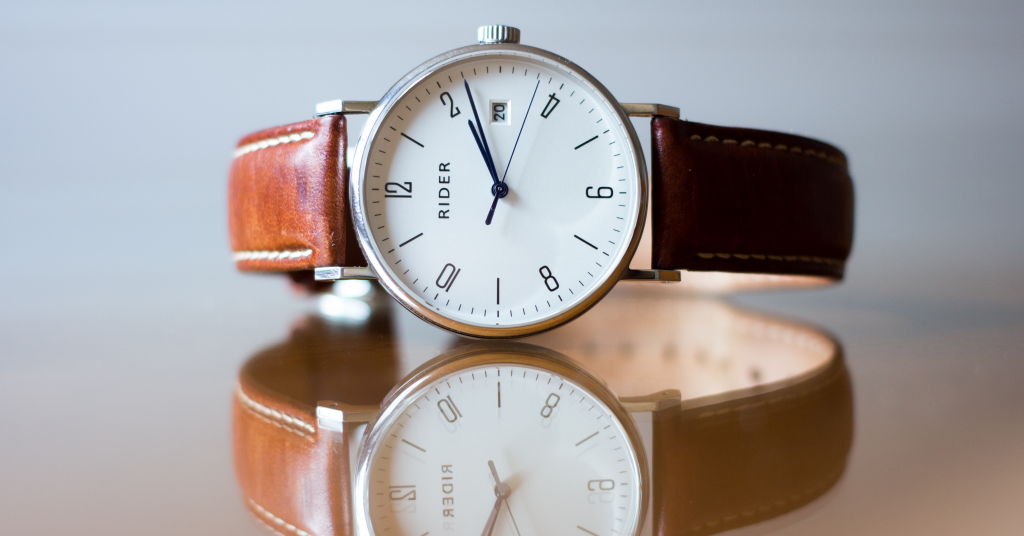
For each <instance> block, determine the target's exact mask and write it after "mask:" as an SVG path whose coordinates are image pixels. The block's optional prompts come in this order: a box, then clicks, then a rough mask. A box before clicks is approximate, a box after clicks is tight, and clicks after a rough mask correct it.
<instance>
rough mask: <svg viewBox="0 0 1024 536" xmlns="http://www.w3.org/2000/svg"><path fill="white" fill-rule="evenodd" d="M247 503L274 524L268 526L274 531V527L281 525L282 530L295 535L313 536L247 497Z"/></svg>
mask: <svg viewBox="0 0 1024 536" xmlns="http://www.w3.org/2000/svg"><path fill="white" fill-rule="evenodd" d="M249 504H250V505H251V506H252V507H253V508H255V509H256V511H257V512H259V514H260V515H262V516H263V517H265V518H267V519H268V520H270V521H271V522H272V523H273V524H274V526H270V528H272V529H274V530H275V531H277V529H276V527H281V528H282V529H284V530H286V531H288V532H290V533H292V534H295V535H296V536H313V535H312V534H310V533H308V532H306V531H304V530H302V529H300V528H299V527H296V526H295V525H292V524H291V523H288V522H287V521H285V520H283V519H281V518H279V517H277V516H275V515H274V514H271V513H270V512H268V511H267V510H266V509H265V508H263V507H262V506H260V505H258V504H256V501H254V500H252V499H249ZM275 526H276V527H275Z"/></svg>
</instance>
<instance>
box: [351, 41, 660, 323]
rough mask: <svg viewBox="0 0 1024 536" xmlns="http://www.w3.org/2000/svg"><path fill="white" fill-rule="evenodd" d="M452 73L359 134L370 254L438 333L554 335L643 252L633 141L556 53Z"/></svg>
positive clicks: (642, 183) (363, 236)
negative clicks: (547, 332)
mask: <svg viewBox="0 0 1024 536" xmlns="http://www.w3.org/2000/svg"><path fill="white" fill-rule="evenodd" d="M443 58H445V59H441V60H434V61H433V62H432V63H431V62H428V66H427V67H422V68H421V69H420V70H419V71H418V72H416V73H414V74H413V75H410V76H409V77H407V79H406V80H404V81H403V82H401V83H399V85H398V86H396V88H395V89H393V90H392V92H391V93H389V95H388V96H387V97H386V98H385V100H384V101H382V104H381V105H380V107H379V108H378V110H377V111H375V112H374V115H372V116H371V118H370V121H369V122H368V124H367V128H366V129H365V130H364V136H363V139H362V140H361V141H360V146H359V150H358V151H357V154H358V156H357V158H356V160H357V162H356V163H355V166H354V169H357V170H358V172H359V177H358V179H357V180H355V181H353V191H352V196H353V200H352V201H353V207H355V209H354V214H355V220H356V222H357V228H358V230H359V234H360V237H359V238H360V242H361V244H362V246H363V249H364V251H365V252H366V253H367V257H368V258H369V259H370V262H371V264H372V266H373V267H374V269H375V271H376V272H377V274H378V276H379V277H380V278H381V280H382V282H383V283H384V285H385V286H386V287H387V288H388V290H389V291H390V292H391V293H392V294H393V295H395V296H396V297H397V298H398V299H399V300H400V301H401V302H402V303H403V304H404V305H405V306H406V307H408V308H409V309H411V310H412V311H413V312H415V313H417V314H419V315H420V316H422V317H424V318H426V319H428V320H430V321H432V322H434V323H436V324H438V325H441V326H443V327H446V328H448V329H452V330H454V331H457V332H461V333H465V334H469V335H474V336H481V337H501V336H519V335H526V334H529V333H532V332H537V331H542V330H544V329H550V328H551V327H554V326H556V325H558V324H559V323H562V322H565V321H567V320H569V319H571V318H572V317H574V316H575V315H576V314H578V313H579V312H581V311H583V310H585V309H586V308H587V307H589V306H590V305H592V304H593V303H594V302H596V301H597V300H598V299H600V297H601V296H603V295H604V294H605V293H606V292H607V291H608V290H609V289H610V288H611V286H612V285H613V284H614V282H615V280H616V279H617V278H618V276H619V274H620V273H621V271H622V270H623V269H624V268H625V267H626V266H627V264H628V261H629V259H630V257H631V256H632V253H633V251H634V250H635V247H636V242H637V235H638V234H639V230H640V229H639V225H640V224H639V222H641V221H642V217H643V215H644V211H645V208H646V204H645V203H646V176H645V174H644V165H643V162H642V155H641V154H640V153H639V151H638V150H637V143H636V137H635V133H634V132H633V130H632V127H631V126H630V125H629V122H628V119H627V118H626V117H625V115H624V114H623V113H622V111H621V109H620V108H619V107H618V105H617V104H616V103H615V102H614V100H613V99H612V97H611V96H610V95H609V94H608V93H607V91H606V90H604V88H603V87H601V86H600V84H599V83H597V82H596V81H595V80H593V79H592V78H591V77H590V76H589V75H587V74H586V73H585V72H583V71H582V70H580V69H579V68H577V67H575V66H573V65H572V64H570V63H568V62H567V61H565V60H560V59H558V58H557V57H555V56H552V55H551V54H549V53H546V52H543V51H540V50H537V49H533V48H529V47H522V46H518V45H507V46H502V47H495V46H477V47H468V48H467V49H462V50H461V51H455V52H454V53H450V54H449V55H446V56H444V57H443ZM474 108H475V111H474ZM492 164H493V165H492ZM496 193H497V194H498V195H495V194H496ZM492 208H493V212H492Z"/></svg>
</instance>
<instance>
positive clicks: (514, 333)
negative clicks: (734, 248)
mask: <svg viewBox="0 0 1024 536" xmlns="http://www.w3.org/2000/svg"><path fill="white" fill-rule="evenodd" d="M503 53H505V54H510V55H523V54H529V55H534V56H539V57H541V58H542V59H546V60H548V61H551V62H554V63H556V64H558V65H559V66H561V67H562V68H564V69H566V71H567V74H569V75H570V76H575V77H578V78H580V79H582V80H583V81H585V82H586V83H587V84H589V85H590V86H591V87H593V88H594V90H595V91H597V92H598V93H599V94H600V95H601V96H602V97H603V98H604V99H605V100H606V101H607V102H608V103H609V105H610V107H611V109H612V112H613V113H614V114H615V115H616V116H617V118H618V120H619V122H620V123H621V124H622V125H623V128H624V129H625V131H626V135H627V140H628V142H629V146H630V147H629V148H630V152H631V156H632V158H633V160H634V164H635V165H634V168H635V170H636V174H635V176H634V179H635V180H636V182H637V185H636V188H637V190H636V191H637V201H636V203H637V204H638V205H639V206H638V207H636V208H637V210H636V211H635V212H636V216H637V219H636V221H634V222H632V224H633V225H632V228H633V235H632V236H631V237H630V242H629V244H628V245H627V247H626V249H625V250H624V253H623V255H622V258H621V259H620V260H619V262H618V264H616V266H615V267H614V268H613V269H612V270H611V271H610V272H608V277H607V279H605V280H604V281H602V282H601V284H600V285H598V286H597V287H596V288H595V289H594V290H592V291H591V292H590V294H589V295H588V296H587V297H586V298H585V299H583V300H582V301H580V302H579V303H577V304H576V305H574V306H572V307H569V308H567V309H566V310H565V311H563V312H561V313H559V314H557V315H555V316H553V317H550V318H547V319H545V320H541V321H538V322H535V323H532V324H526V325H520V326H504V327H503V326H478V325H474V324H467V323H465V322H461V321H459V320H455V319H453V318H449V317H448V316H445V315H444V314H442V313H441V312H440V311H437V310H435V309H432V308H430V307H428V306H425V305H424V304H422V303H420V302H419V301H417V300H416V298H414V297H413V296H411V295H409V294H408V293H407V292H405V290H403V289H402V287H401V286H400V285H399V284H398V282H397V281H395V279H394V278H393V277H392V275H391V274H390V273H389V272H388V270H387V268H386V266H385V262H384V261H383V259H381V258H380V257H379V256H378V254H377V252H376V250H375V248H374V246H373V237H372V236H371V234H370V231H369V228H368V226H367V221H366V207H365V206H364V202H363V186H364V181H365V180H366V176H367V171H366V166H367V165H368V164H369V158H368V154H367V153H368V152H369V150H370V147H371V145H372V141H373V140H374V139H376V137H377V134H378V132H379V131H380V129H381V127H382V126H383V121H384V118H386V117H387V115H388V112H390V111H391V108H392V107H393V106H394V105H395V104H396V103H397V102H398V101H399V100H401V98H402V97H403V96H405V94H406V93H407V92H408V91H410V90H411V89H413V88H414V87H416V85H417V84H419V83H420V82H421V81H423V79H425V78H427V77H429V76H431V75H432V74H433V73H434V72H436V71H438V70H440V69H443V68H444V67H446V66H447V65H449V64H451V63H455V62H457V61H460V60H462V59H465V58H469V57H472V56H484V55H501V54H503ZM352 172H353V173H354V174H355V176H353V177H351V178H350V180H349V202H350V206H351V207H352V219H353V222H354V224H355V229H356V237H357V239H358V241H359V247H360V248H361V249H362V250H363V254H364V255H365V257H366V259H367V261H368V262H369V264H370V266H371V267H372V268H373V271H374V272H375V273H376V274H377V279H379V280H380V282H381V284H382V285H383V286H384V288H385V289H386V290H387V291H388V293H389V294H391V296H393V297H394V298H395V300H397V301H398V303H400V304H402V306H403V307H405V308H406V309H408V310H409V311H410V312H412V313H413V314H415V315H416V316H418V317H420V318H422V319H423V320H425V321H427V322H429V323H431V324H434V325H436V326H438V327H441V328H444V329H447V330H449V331H453V332H455V333H459V334H461V335H467V336H470V337H477V338H484V339H503V338H515V337H525V336H527V335H534V334H537V333H541V332H544V331H547V330H550V329H553V328H556V327H558V326H560V325H562V324H564V323H566V322H569V321H571V320H573V319H574V318H576V317H578V316H579V315H581V314H583V313H584V312H586V311H587V310H588V309H590V308H591V307H593V306H594V305H595V304H596V303H597V302H598V301H600V300H601V298H603V297H604V296H605V295H606V294H607V293H608V291H610V290H611V289H612V287H614V286H615V283H616V282H618V280H619V278H620V277H621V276H622V274H623V272H624V271H625V270H626V269H627V268H629V263H630V261H632V259H633V255H634V254H635V253H636V248H637V246H638V245H639V243H640V236H641V235H642V234H643V228H644V222H645V221H646V219H647V192H648V179H647V163H646V162H645V160H644V155H643V151H642V150H641V147H640V140H639V139H638V138H637V135H636V130H635V129H634V128H633V125H632V123H631V122H630V120H629V116H628V115H627V114H626V112H625V111H623V109H622V106H621V105H620V104H619V101H618V100H616V99H615V97H614V96H612V94H611V93H610V92H609V91H608V90H607V89H606V88H605V87H604V85H602V84H601V83H600V82H598V81H597V79H596V78H594V77H593V76H591V75H590V73H588V72H586V71H585V70H583V69H581V68H580V67H579V66H577V65H576V64H574V63H572V62H571V61H569V60H567V59H565V58H562V57H561V56H558V55H555V54H552V53H551V52H548V51H546V50H542V49H539V48H534V47H529V46H524V45H517V44H500V45H472V46H467V47H463V48H458V49H455V50H452V51H449V52H446V53H444V54H441V55H440V56H437V57H434V58H432V59H430V60H428V61H426V62H425V63H423V64H422V65H420V66H419V67H417V68H415V69H413V70H412V71H411V72H410V73H409V74H407V75H405V76H404V77H403V78H402V79H401V80H399V81H398V83H396V84H395V85H394V86H392V88H391V89H390V90H388V92H387V93H386V94H385V95H384V97H383V98H382V99H381V100H380V102H379V103H378V105H377V107H376V108H375V109H374V110H373V112H371V113H370V115H369V118H368V119H367V121H366V125H365V126H364V127H363V130H362V133H361V134H360V137H359V143H358V145H357V146H356V151H355V155H354V157H353V162H352Z"/></svg>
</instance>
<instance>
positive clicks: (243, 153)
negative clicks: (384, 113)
mask: <svg viewBox="0 0 1024 536" xmlns="http://www.w3.org/2000/svg"><path fill="white" fill-rule="evenodd" d="M345 136H346V132H345V116H343V115H330V116H325V117H321V118H318V119H313V120H310V121H304V122H302V123H295V124H292V125H286V126H282V127H276V128H270V129H267V130H262V131H260V132H256V133H253V134H250V135H248V136H246V137H244V138H242V140H241V141H239V142H238V148H237V149H235V159H234V161H232V163H231V172H230V174H229V183H228V227H229V231H230V237H231V248H232V250H233V251H234V253H233V256H234V259H235V264H236V266H237V267H238V269H239V270H242V271H264V272H287V271H296V270H312V269H313V268H315V267H317V266H365V265H366V261H365V259H363V254H362V252H361V251H360V250H359V244H358V243H357V241H356V238H355V234H354V232H353V229H352V224H351V223H350V222H351V221H352V218H351V209H350V207H349V206H348V205H349V203H348V196H347V195H346V192H347V191H348V170H347V169H346V167H345Z"/></svg>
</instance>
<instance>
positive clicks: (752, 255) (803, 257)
mask: <svg viewBox="0 0 1024 536" xmlns="http://www.w3.org/2000/svg"><path fill="white" fill-rule="evenodd" d="M697 256H698V257H700V258H702V259H713V258H715V257H718V258H720V259H729V258H733V257H735V258H737V259H740V260H741V261H745V260H747V259H757V260H759V261H763V260H765V259H768V260H770V261H787V262H797V261H799V262H816V263H818V264H831V265H833V266H843V265H844V264H846V262H845V261H843V260H842V259H829V258H827V257H808V256H806V255H758V254H756V253H698V254H697Z"/></svg>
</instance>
